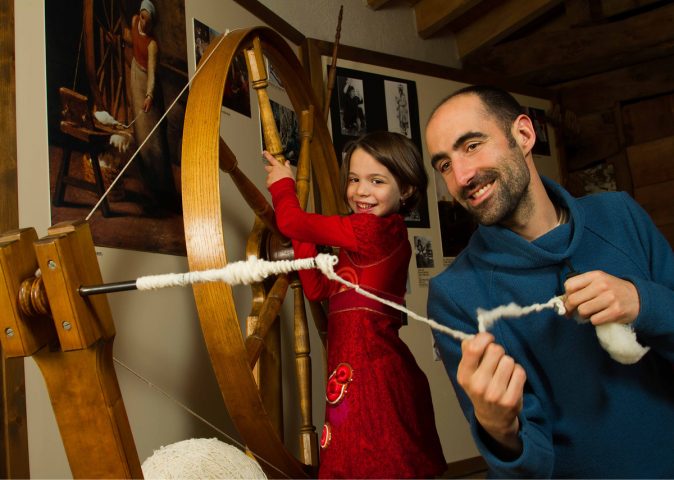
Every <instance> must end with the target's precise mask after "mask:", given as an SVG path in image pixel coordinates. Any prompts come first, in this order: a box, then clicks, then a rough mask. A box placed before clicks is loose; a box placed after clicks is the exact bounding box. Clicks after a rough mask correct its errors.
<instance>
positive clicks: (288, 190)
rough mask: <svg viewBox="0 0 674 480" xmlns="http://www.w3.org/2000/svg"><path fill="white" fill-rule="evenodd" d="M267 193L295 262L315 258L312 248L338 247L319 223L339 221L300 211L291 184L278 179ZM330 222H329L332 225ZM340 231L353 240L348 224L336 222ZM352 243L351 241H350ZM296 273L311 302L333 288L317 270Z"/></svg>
mask: <svg viewBox="0 0 674 480" xmlns="http://www.w3.org/2000/svg"><path fill="white" fill-rule="evenodd" d="M269 191H270V192H271V194H272V202H273V204H274V210H275V214H276V224H277V226H278V227H279V230H280V231H281V233H282V234H283V235H285V236H286V237H288V238H290V239H291V240H292V243H293V251H294V252H295V258H310V257H315V256H316V254H317V253H318V252H317V251H316V244H317V243H318V244H321V245H331V246H339V245H336V244H334V243H332V242H330V241H326V240H328V239H329V238H330V235H329V233H330V232H327V231H323V230H322V229H325V230H327V229H328V228H330V227H328V226H321V225H323V224H322V223H321V222H323V221H325V220H329V219H334V220H339V218H340V217H337V216H335V217H326V216H323V215H317V214H312V213H306V212H305V211H303V210H302V209H301V208H300V205H299V202H298V200H297V196H296V194H295V182H294V181H293V180H292V179H291V178H288V179H282V180H279V181H277V182H274V183H273V184H272V185H271V186H270V187H269ZM334 220H333V222H334ZM336 223H337V225H338V226H341V228H345V227H347V228H348V231H347V232H348V233H347V235H345V236H348V234H350V235H351V237H352V238H354V237H353V231H352V230H351V226H350V224H349V223H348V222H336ZM354 242H355V238H354ZM298 273H299V276H300V281H301V282H302V288H303V289H304V295H305V296H306V297H307V298H308V299H309V300H311V301H318V300H323V299H326V298H328V297H329V296H330V294H331V291H332V290H333V289H334V288H336V287H337V285H336V284H335V282H333V281H331V280H329V279H328V277H326V276H325V275H323V273H322V272H321V271H320V270H317V269H314V270H301V271H300V272H298Z"/></svg>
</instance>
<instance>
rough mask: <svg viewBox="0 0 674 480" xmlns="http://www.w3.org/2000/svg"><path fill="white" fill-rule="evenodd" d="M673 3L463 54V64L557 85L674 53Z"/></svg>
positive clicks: (529, 81)
mask: <svg viewBox="0 0 674 480" xmlns="http://www.w3.org/2000/svg"><path fill="white" fill-rule="evenodd" d="M672 24H674V4H672V5H666V6H663V7H662V8H659V9H657V10H653V11H650V12H647V13H643V14H641V15H636V16H634V17H630V18H628V19H626V20H622V21H618V22H611V23H605V24H601V25H594V26H585V27H576V28H573V29H572V30H571V31H570V30H559V31H548V32H539V33H537V34H536V41H531V39H530V38H522V39H518V40H513V41H511V42H508V43H504V44H502V45H497V46H495V47H493V48H492V49H491V50H490V51H489V52H485V54H484V55H475V56H472V57H471V58H468V59H465V61H464V67H469V68H471V67H472V68H474V69H480V70H481V71H484V72H487V73H492V74H498V75H504V76H506V77H509V78H513V79H517V80H518V81H522V82H525V83H530V84H535V85H554V84H558V83H563V82H566V81H570V80H573V79H576V78H582V77H586V76H588V75H592V74H595V73H598V72H602V71H607V70H614V69H617V68H622V67H626V66H629V65H634V64H637V63H640V62H645V61H649V60H652V59H656V58H660V57H665V56H667V55H673V54H674V29H672Z"/></svg>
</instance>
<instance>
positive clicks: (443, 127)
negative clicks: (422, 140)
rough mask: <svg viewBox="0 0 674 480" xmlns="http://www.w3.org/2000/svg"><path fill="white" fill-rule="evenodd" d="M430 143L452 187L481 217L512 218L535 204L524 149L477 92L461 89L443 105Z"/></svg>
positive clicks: (488, 220) (492, 220) (429, 132)
mask: <svg viewBox="0 0 674 480" xmlns="http://www.w3.org/2000/svg"><path fill="white" fill-rule="evenodd" d="M426 144H427V146H428V150H429V153H430V155H431V161H432V165H433V168H434V169H435V170H437V171H438V172H439V173H440V174H441V175H442V178H443V179H444V181H445V184H446V185H447V189H448V190H449V193H450V194H451V195H452V196H453V197H454V199H455V200H457V201H458V202H459V203H460V204H461V205H462V206H463V207H464V208H465V209H466V210H467V211H468V212H469V213H470V214H471V215H473V216H474V217H475V219H476V220H477V221H478V222H479V223H481V224H483V225H493V224H496V223H508V220H510V219H512V218H514V217H515V214H516V213H519V214H525V215H526V213H527V212H526V211H527V209H529V210H530V202H529V201H528V197H527V195H526V194H527V191H528V186H529V179H530V171H529V167H528V165H527V162H526V159H525V157H524V154H523V152H522V150H521V149H520V148H519V145H517V142H516V141H515V139H514V138H513V136H512V134H511V133H510V132H509V134H508V135H506V134H505V132H504V131H503V129H502V127H501V125H499V124H498V123H497V121H496V119H495V118H494V117H493V116H492V115H491V114H489V112H487V110H486V109H485V108H484V106H483V104H482V101H481V100H480V98H479V97H478V96H476V95H473V94H466V95H460V96H458V97H454V98H452V99H451V100H449V101H448V102H447V103H445V104H444V105H442V106H441V107H440V108H439V109H438V110H437V111H436V112H435V114H434V115H433V117H432V118H431V120H430V122H429V123H428V126H427V128H426ZM520 219H521V215H520Z"/></svg>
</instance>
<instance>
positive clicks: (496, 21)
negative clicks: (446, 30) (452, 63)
mask: <svg viewBox="0 0 674 480" xmlns="http://www.w3.org/2000/svg"><path fill="white" fill-rule="evenodd" d="M561 1H562V0H527V1H525V2H523V1H521V0H504V1H502V2H500V3H498V4H496V5H495V6H494V8H491V9H489V10H488V11H487V12H485V14H484V15H482V16H481V17H479V18H478V19H476V20H475V21H474V22H472V23H471V24H469V25H467V26H466V27H464V28H462V29H461V30H459V31H457V32H454V34H455V38H456V45H457V50H458V52H459V58H461V59H463V58H465V57H466V56H468V55H470V54H472V53H474V52H477V51H479V50H480V49H483V48H486V47H489V46H491V45H494V44H495V43H496V42H498V41H500V40H503V39H504V38H506V37H507V36H508V35H510V34H512V33H514V32H516V31H517V30H519V29H520V28H522V27H523V26H525V25H527V24H528V23H530V22H531V21H533V20H534V19H536V18H538V17H540V16H541V15H543V14H545V13H546V12H548V11H549V10H550V9H552V8H554V7H555V6H556V5H558V4H559V3H561Z"/></svg>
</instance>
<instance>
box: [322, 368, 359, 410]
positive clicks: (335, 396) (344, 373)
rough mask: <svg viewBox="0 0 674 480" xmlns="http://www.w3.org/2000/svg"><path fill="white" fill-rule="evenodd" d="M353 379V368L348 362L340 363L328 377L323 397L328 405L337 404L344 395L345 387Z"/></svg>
mask: <svg viewBox="0 0 674 480" xmlns="http://www.w3.org/2000/svg"><path fill="white" fill-rule="evenodd" d="M351 380H353V369H352V368H351V365H349V364H348V363H340V364H339V365H337V368H335V369H334V370H333V372H332V373H331V374H330V377H329V378H328V385H327V387H326V392H325V399H326V400H327V402H328V403H329V404H330V405H337V404H338V403H339V402H341V401H342V399H343V398H344V396H345V395H346V389H347V386H348V385H349V383H350V382H351Z"/></svg>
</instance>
